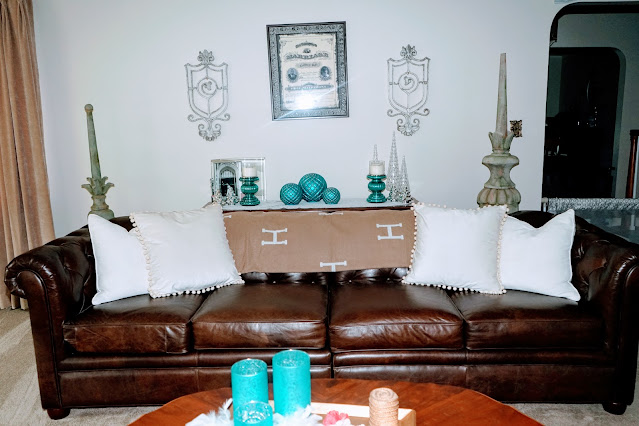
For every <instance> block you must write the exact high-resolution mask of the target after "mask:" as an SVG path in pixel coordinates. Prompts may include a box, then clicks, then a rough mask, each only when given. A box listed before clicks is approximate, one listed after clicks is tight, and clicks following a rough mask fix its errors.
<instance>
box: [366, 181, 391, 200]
mask: <svg viewBox="0 0 639 426" xmlns="http://www.w3.org/2000/svg"><path fill="white" fill-rule="evenodd" d="M366 177H367V178H368V179H369V180H370V182H368V189H369V190H370V191H371V193H370V195H369V196H368V198H367V199H366V201H368V202H369V203H383V202H385V201H386V197H385V196H384V194H383V193H382V192H383V191H384V189H386V184H385V183H384V182H383V180H384V179H386V175H368V176H366Z"/></svg>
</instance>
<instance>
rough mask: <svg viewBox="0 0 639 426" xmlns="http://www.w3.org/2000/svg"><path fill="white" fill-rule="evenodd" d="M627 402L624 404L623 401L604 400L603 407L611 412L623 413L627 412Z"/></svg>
mask: <svg viewBox="0 0 639 426" xmlns="http://www.w3.org/2000/svg"><path fill="white" fill-rule="evenodd" d="M626 407H628V405H627V404H622V403H621V402H604V403H603V409H604V410H606V411H607V412H609V413H610V414H617V415H622V414H623V413H625V412H626Z"/></svg>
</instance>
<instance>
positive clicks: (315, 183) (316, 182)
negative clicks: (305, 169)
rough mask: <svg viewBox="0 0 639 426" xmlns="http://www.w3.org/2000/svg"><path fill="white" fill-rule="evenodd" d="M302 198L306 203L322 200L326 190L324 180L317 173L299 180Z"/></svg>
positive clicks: (308, 174) (306, 175)
mask: <svg viewBox="0 0 639 426" xmlns="http://www.w3.org/2000/svg"><path fill="white" fill-rule="evenodd" d="M300 186H301V187H302V197H303V198H304V199H305V200H306V201H310V202H315V201H319V200H321V199H322V194H323V193H324V190H325V189H326V180H325V179H324V178H323V177H322V176H321V175H318V174H317V173H307V174H305V175H304V176H302V179H300Z"/></svg>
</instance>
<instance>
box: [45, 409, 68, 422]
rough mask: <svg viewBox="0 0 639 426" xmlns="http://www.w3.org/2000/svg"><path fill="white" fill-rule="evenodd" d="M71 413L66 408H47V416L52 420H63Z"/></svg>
mask: <svg viewBox="0 0 639 426" xmlns="http://www.w3.org/2000/svg"><path fill="white" fill-rule="evenodd" d="M70 412H71V410H70V409H68V408H47V414H48V415H49V417H50V418H51V419H52V420H60V419H63V418H65V417H66V416H68V415H69V413H70Z"/></svg>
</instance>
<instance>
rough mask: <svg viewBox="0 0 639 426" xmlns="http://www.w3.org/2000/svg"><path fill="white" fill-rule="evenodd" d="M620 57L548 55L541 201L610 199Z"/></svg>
mask: <svg viewBox="0 0 639 426" xmlns="http://www.w3.org/2000/svg"><path fill="white" fill-rule="evenodd" d="M619 54H620V52H619V51H618V50H616V49H613V48H554V49H553V48H551V49H550V60H549V67H548V97H547V103H546V139H545V144H544V170H543V173H544V181H543V185H542V196H544V197H549V198H606V197H614V195H615V189H614V187H613V183H614V172H615V165H614V164H613V158H614V149H615V127H616V122H617V100H618V93H619V90H618V89H619V75H620V59H619Z"/></svg>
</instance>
